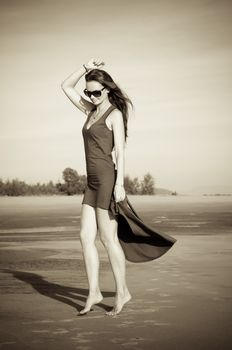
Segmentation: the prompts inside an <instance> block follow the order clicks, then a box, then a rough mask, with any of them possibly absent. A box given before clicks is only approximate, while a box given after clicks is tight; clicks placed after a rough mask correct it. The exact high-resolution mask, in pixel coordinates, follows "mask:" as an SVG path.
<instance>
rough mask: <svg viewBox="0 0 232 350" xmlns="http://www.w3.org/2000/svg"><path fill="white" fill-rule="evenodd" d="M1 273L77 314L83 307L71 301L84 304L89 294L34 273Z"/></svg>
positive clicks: (101, 305)
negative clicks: (8, 275)
mask: <svg viewBox="0 0 232 350" xmlns="http://www.w3.org/2000/svg"><path fill="white" fill-rule="evenodd" d="M1 271H2V272H3V273H8V274H11V275H12V276H13V277H14V278H16V279H18V280H20V281H23V282H25V283H27V284H30V285H31V286H32V287H33V288H34V289H35V290H36V291H37V292H38V293H40V294H42V295H45V296H46V297H49V298H52V299H55V300H58V301H60V302H62V303H65V304H68V305H70V306H72V307H74V308H75V309H76V310H77V311H78V312H79V311H80V310H82V309H83V305H80V304H78V303H77V302H74V301H73V300H71V299H76V300H78V301H83V302H85V301H86V299H87V295H88V292H89V291H88V289H84V288H73V287H66V286H62V285H60V284H57V283H51V282H49V281H46V280H45V279H44V278H43V277H42V276H40V275H37V274H35V273H30V272H24V271H17V270H10V269H2V270H1ZM102 295H103V297H105V298H110V297H113V296H115V293H113V292H102ZM97 305H98V306H99V307H101V308H102V309H103V310H106V311H110V310H111V309H112V306H109V305H106V304H104V303H99V304H97Z"/></svg>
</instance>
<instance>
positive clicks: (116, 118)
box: [109, 108, 123, 124]
mask: <svg viewBox="0 0 232 350" xmlns="http://www.w3.org/2000/svg"><path fill="white" fill-rule="evenodd" d="M109 119H110V122H111V124H119V123H121V122H123V116H122V112H121V111H120V110H119V109H117V108H115V109H114V110H113V111H112V112H111V113H110V115H109Z"/></svg>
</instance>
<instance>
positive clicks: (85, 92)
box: [84, 87, 105, 97]
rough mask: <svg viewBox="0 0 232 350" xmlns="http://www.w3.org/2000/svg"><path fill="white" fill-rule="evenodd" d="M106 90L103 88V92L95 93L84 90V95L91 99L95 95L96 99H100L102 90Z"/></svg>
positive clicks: (97, 91)
mask: <svg viewBox="0 0 232 350" xmlns="http://www.w3.org/2000/svg"><path fill="white" fill-rule="evenodd" d="M104 89H105V87H104V88H102V89H101V90H94V91H89V90H87V89H85V90H84V94H85V95H86V96H88V97H91V95H93V96H94V97H100V96H101V95H102V90H104Z"/></svg>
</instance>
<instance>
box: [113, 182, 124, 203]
mask: <svg viewBox="0 0 232 350" xmlns="http://www.w3.org/2000/svg"><path fill="white" fill-rule="evenodd" d="M125 197H126V192H125V189H124V186H119V185H115V186H114V198H115V202H121V201H123V200H124V199H125Z"/></svg>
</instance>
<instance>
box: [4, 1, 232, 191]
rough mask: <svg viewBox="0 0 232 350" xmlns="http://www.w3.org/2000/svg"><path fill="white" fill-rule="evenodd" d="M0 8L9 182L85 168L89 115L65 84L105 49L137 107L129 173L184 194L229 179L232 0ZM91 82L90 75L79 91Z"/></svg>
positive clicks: (9, 4) (56, 177)
mask: <svg viewBox="0 0 232 350" xmlns="http://www.w3.org/2000/svg"><path fill="white" fill-rule="evenodd" d="M0 9H1V11H0V23H1V24H0V43H1V52H0V55H1V65H0V74H1V79H0V91H1V93H0V103H1V114H0V167H1V169H0V178H1V179H2V180H7V179H13V178H18V179H20V180H23V181H26V182H27V183H36V182H48V181H50V180H52V181H54V182H55V183H56V182H58V181H63V180H62V171H63V170H64V169H65V168H66V167H71V168H73V169H75V170H76V171H77V172H78V173H79V174H82V175H83V174H86V168H85V157H84V144H83V138H82V132H81V129H82V127H83V124H84V122H85V120H86V119H85V118H86V116H85V114H84V113H83V112H81V111H80V110H79V109H77V108H76V107H75V106H74V104H72V103H71V102H70V100H69V99H68V98H67V97H66V95H65V94H64V92H63V91H62V89H61V83H62V82H63V81H64V80H65V79H66V78H67V77H68V76H69V75H70V74H71V73H73V72H74V71H76V70H78V69H79V68H80V67H81V66H82V64H83V63H87V62H88V61H89V60H90V59H91V58H100V59H102V60H103V61H104V62H105V63H106V64H105V66H104V69H105V70H106V71H107V72H108V73H109V74H110V75H111V76H112V78H113V79H114V81H115V82H116V83H117V84H118V85H119V87H120V88H121V89H122V90H123V92H124V93H126V94H127V95H128V97H129V98H130V99H131V100H132V102H133V105H134V110H133V111H130V116H129V120H128V135H129V137H128V141H127V145H126V150H125V171H124V172H125V175H129V176H130V177H131V178H135V177H138V179H139V180H142V178H143V176H144V175H145V174H146V173H148V172H149V173H150V174H151V175H152V176H153V178H154V181H155V186H156V187H159V188H167V189H169V190H173V191H177V192H184V191H189V190H190V191H191V190H192V189H194V188H199V187H206V186H219V185H224V186H230V187H231V188H232V180H231V179H232V161H231V160H232V159H231V149H232V137H231V126H232V117H231V110H232V98H231V87H232V76H231V75H232V74H231V73H232V63H231V62H232V41H231V37H232V22H231V18H232V17H231V15H232V2H231V1H230V0H217V1H214V0H212V1H210V0H153V1H149V0H143V1H137V0H133V1H132V0H129V1H128V0H123V1H122V0H117V1H111V0H108V1H105V0H98V1H92V0H89V1H85V0H84V1H82V0H81V1H79V0H47V1H45V0H40V1H35V0H30V1H28V0H10V1H9V0H0ZM84 87H85V80H84V77H82V78H81V80H80V82H79V83H78V84H77V85H76V89H77V90H78V91H79V93H81V94H82V96H84V95H83V89H84ZM84 97H85V96H84ZM85 98H86V97H85Z"/></svg>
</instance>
